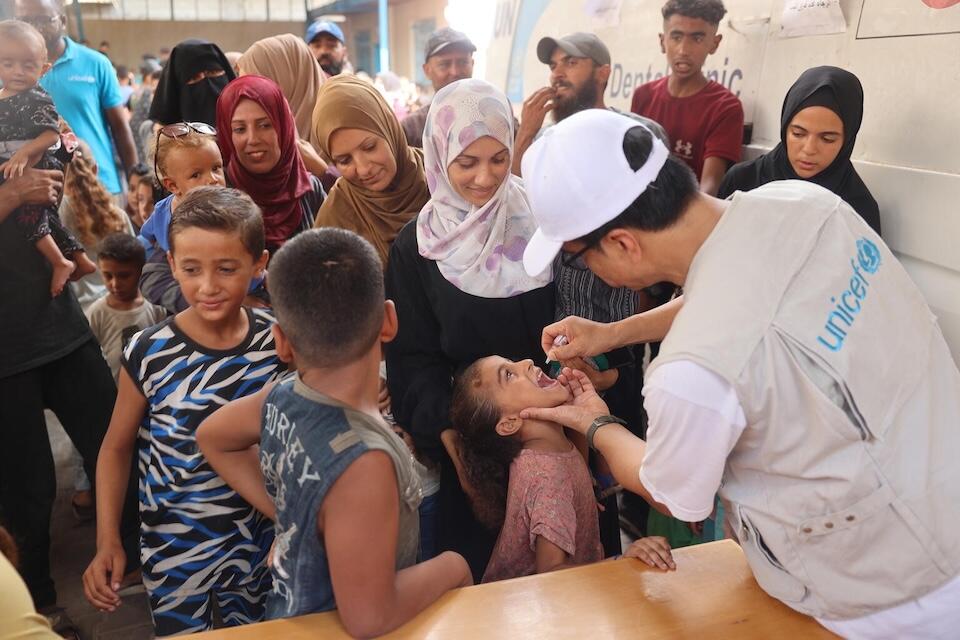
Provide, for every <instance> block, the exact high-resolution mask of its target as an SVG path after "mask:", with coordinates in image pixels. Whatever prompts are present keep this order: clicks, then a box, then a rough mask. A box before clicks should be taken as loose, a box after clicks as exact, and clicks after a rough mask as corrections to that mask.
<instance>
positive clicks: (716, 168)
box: [630, 0, 743, 195]
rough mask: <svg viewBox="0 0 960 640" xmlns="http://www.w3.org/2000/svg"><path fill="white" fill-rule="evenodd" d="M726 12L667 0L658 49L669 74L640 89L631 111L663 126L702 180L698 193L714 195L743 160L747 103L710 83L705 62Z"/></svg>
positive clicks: (698, 0) (710, 1) (701, 1)
mask: <svg viewBox="0 0 960 640" xmlns="http://www.w3.org/2000/svg"><path fill="white" fill-rule="evenodd" d="M726 12H727V10H726V9H725V8H724V6H723V2H722V1H721V0H668V2H667V3H666V4H665V5H663V10H662V13H663V33H661V34H660V49H661V51H663V52H664V53H665V54H666V56H667V63H668V65H669V66H670V75H668V76H666V77H665V78H661V79H659V80H654V81H653V82H648V83H646V84H644V85H641V86H639V87H637V89H636V91H634V92H633V101H632V103H631V105H630V110H631V111H633V112H634V113H636V114H639V115H642V116H646V117H648V118H651V119H652V120H656V121H657V122H659V123H660V124H661V125H662V126H663V128H664V129H666V131H667V135H668V136H670V140H671V141H672V148H671V151H673V153H675V154H676V155H678V156H679V157H681V158H683V160H684V161H685V162H686V163H687V164H688V165H690V168H691V169H693V172H694V173H695V174H696V175H697V177H698V178H699V179H700V190H701V191H703V192H705V193H708V194H710V195H716V193H717V189H718V188H719V187H720V181H721V180H722V179H723V175H724V174H725V173H726V172H727V169H728V168H730V165H731V164H733V163H735V162H738V161H739V160H740V146H741V144H742V141H743V105H741V104H740V100H739V99H738V98H737V97H736V96H735V95H733V94H732V93H731V92H730V91H729V90H727V88H726V87H724V86H723V85H721V84H719V83H717V82H715V81H713V80H707V77H706V76H705V75H703V63H704V62H705V61H706V59H707V56H708V55H711V54H713V53H715V52H716V50H717V47H719V46H720V40H721V39H723V36H722V35H719V34H718V33H717V28H718V27H719V26H720V20H721V19H722V18H723V16H724V14H725V13H726Z"/></svg>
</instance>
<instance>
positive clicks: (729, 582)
mask: <svg viewBox="0 0 960 640" xmlns="http://www.w3.org/2000/svg"><path fill="white" fill-rule="evenodd" d="M673 555H674V559H675V560H676V563H677V570H676V571H675V572H670V573H665V572H661V571H658V570H656V569H651V568H649V567H647V566H646V565H645V564H642V563H641V562H640V561H639V560H634V559H622V560H615V561H610V562H600V563H597V564H593V565H589V566H585V567H576V568H574V569H566V570H563V571H556V572H553V573H547V574H543V575H539V576H529V577H526V578H518V579H516V580H506V581H503V582H495V583H491V584H484V585H478V586H474V587H468V588H465V589H458V590H456V591H451V592H449V593H447V594H446V595H445V596H443V597H442V598H441V599H440V600H438V601H437V602H435V603H434V604H433V606H431V607H430V608H428V609H427V610H426V611H424V612H423V613H421V614H420V615H419V616H417V617H416V618H414V619H413V620H411V621H410V622H408V623H407V624H406V625H404V626H403V627H401V628H400V629H398V630H397V631H394V632H393V633H391V634H389V635H387V636H385V637H387V638H418V639H419V638H427V639H431V640H435V639H446V638H456V639H457V640H461V639H472V638H477V639H480V638H483V639H486V638H509V639H510V640H515V639H518V638H548V639H550V640H554V639H562V638H570V639H574V638H575V639H577V640H580V639H590V638H596V639H598V640H599V639H602V640H608V639H614V638H644V639H659V638H663V639H667V638H669V639H673V638H694V639H696V640H722V639H725V638H729V639H730V640H734V639H735V640H746V639H749V638H804V640H807V639H814V638H834V637H836V636H834V635H833V634H832V633H830V632H829V631H827V630H826V629H824V628H823V627H821V626H820V625H819V624H817V623H816V621H814V620H813V619H812V618H808V617H807V616H804V615H801V614H799V613H797V612H795V611H793V610H792V609H790V608H788V607H787V606H785V605H783V604H782V603H780V602H779V601H777V600H775V599H773V598H771V597H770V596H768V595H767V594H766V593H764V592H763V590H761V589H760V587H759V585H757V583H756V581H755V580H754V579H753V574H751V573H750V568H749V567H748V566H747V562H746V560H745V559H744V557H743V552H742V551H741V550H740V547H739V546H737V545H736V544H735V543H734V542H732V541H730V540H724V541H721V542H713V543H709V544H703V545H698V546H695V547H688V548H685V549H678V550H676V551H674V554H673ZM196 637H197V638H198V640H201V639H202V640H255V639H256V640H261V639H273V638H277V639H282V640H307V639H308V638H309V639H311V640H312V639H315V638H323V639H327V638H330V639H333V638H348V637H349V636H348V635H347V634H346V633H345V632H344V630H343V627H342V626H341V625H340V619H339V617H338V616H337V613H336V612H329V613H318V614H313V615H308V616H301V617H299V618H288V619H285V620H274V621H272V622H264V623H260V624H253V625H248V626H245V627H234V628H231V629H220V630H217V631H209V632H207V633H202V634H197V636H196Z"/></svg>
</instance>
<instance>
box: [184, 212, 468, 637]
mask: <svg viewBox="0 0 960 640" xmlns="http://www.w3.org/2000/svg"><path fill="white" fill-rule="evenodd" d="M382 270H383V266H382V264H381V262H380V258H379V257H378V255H377V252H376V251H375V250H374V248H373V246H372V245H370V244H369V243H368V242H367V241H365V240H363V239H362V238H361V237H360V236H358V235H356V234H354V233H352V232H349V231H345V230H343V229H333V228H325V229H318V230H312V231H305V232H303V233H301V234H299V235H298V236H296V237H295V238H293V239H292V240H289V241H288V242H287V243H286V244H284V246H283V247H282V248H281V249H280V250H279V251H278V252H277V254H276V255H275V256H274V258H273V260H272V262H271V263H270V273H269V275H268V284H269V288H270V294H271V297H272V301H273V304H274V309H275V310H276V313H277V321H278V322H277V325H275V327H274V334H275V336H276V342H277V350H278V352H279V353H280V355H281V357H283V358H284V359H285V360H286V361H288V362H296V365H297V374H296V376H295V377H292V378H289V379H287V380H284V381H282V382H279V383H277V384H276V385H274V386H273V387H272V388H265V389H263V390H262V391H260V392H259V393H256V394H254V395H251V396H248V397H246V398H243V399H241V400H237V401H236V402H232V403H230V404H229V405H227V406H226V407H224V408H223V409H221V410H220V411H218V412H217V413H215V414H214V415H213V416H211V417H210V418H208V419H207V420H206V421H205V422H204V424H203V425H202V426H201V428H200V431H199V433H198V437H197V439H198V442H199V443H200V447H201V449H202V450H203V452H204V454H205V455H206V456H207V458H208V459H209V460H210V462H211V464H212V465H213V466H214V468H215V469H217V471H218V472H219V473H220V474H221V475H222V477H223V478H224V479H225V480H226V481H227V482H228V483H229V484H230V485H231V486H233V487H234V488H235V489H236V490H237V491H238V492H239V493H240V494H241V495H243V496H244V497H246V498H247V500H249V501H250V503H251V504H253V505H255V506H257V508H259V509H261V510H262V511H263V512H264V513H268V512H271V511H273V512H274V515H275V518H276V531H277V542H276V545H275V548H274V552H273V562H272V572H273V578H274V587H273V593H271V594H270V597H269V599H268V605H267V609H268V611H267V616H268V617H269V618H279V617H287V616H297V615H303V614H307V613H313V612H317V611H327V610H330V609H333V608H334V607H336V608H337V609H338V610H339V613H340V620H341V621H342V622H343V625H344V626H345V627H346V630H347V632H348V633H350V634H351V635H354V636H360V637H369V636H378V635H381V634H384V633H386V632H388V631H390V630H392V629H395V628H396V627H399V626H400V625H402V624H404V623H405V622H407V621H408V620H410V619H411V618H412V617H413V616H415V615H416V614H417V613H419V612H420V611H422V610H423V609H424V608H426V607H427V606H428V605H430V604H431V603H432V602H434V601H435V600H436V599H437V598H439V597H440V596H441V595H442V594H443V593H444V592H446V591H448V590H449V589H453V588H456V587H461V586H467V585H470V584H472V576H471V574H470V569H469V567H468V566H467V563H466V561H465V560H464V559H463V557H462V556H460V555H459V554H456V553H453V552H449V551H448V552H445V553H441V554H440V555H438V556H436V557H434V558H432V559H430V560H427V561H426V562H423V563H421V564H414V563H415V562H416V560H417V548H418V538H419V535H418V529H419V527H418V514H417V507H418V505H419V504H420V494H421V492H420V482H419V477H418V475H417V473H416V471H415V470H414V466H413V459H412V456H411V455H410V452H409V450H408V449H407V447H406V445H405V444H404V443H403V441H402V440H401V439H400V437H399V436H397V435H396V434H395V433H393V431H392V430H391V429H390V427H389V426H388V425H387V424H386V422H385V421H384V419H383V417H382V416H381V415H380V407H379V403H378V396H379V386H380V353H381V345H382V343H383V342H386V341H389V340H392V339H393V337H394V336H395V334H396V332H397V316H396V311H395V309H394V306H393V302H391V301H389V300H388V301H384V289H383V275H382ZM257 445H259V464H258V462H257ZM274 505H276V508H275V510H274Z"/></svg>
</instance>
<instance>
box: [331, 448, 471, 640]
mask: <svg viewBox="0 0 960 640" xmlns="http://www.w3.org/2000/svg"><path fill="white" fill-rule="evenodd" d="M397 493H398V491H397V480H396V474H395V473H394V469H393V463H392V462H391V460H390V457H389V456H388V455H387V454H386V453H384V452H382V451H368V452H366V453H364V454H362V455H361V456H360V457H359V458H357V459H356V460H355V461H354V462H353V463H352V464H350V466H348V467H347V469H346V471H344V472H343V474H342V475H341V476H340V477H339V478H338V479H337V481H336V482H335V483H334V484H333V486H332V487H331V488H330V491H329V492H328V493H327V495H326V497H325V498H324V500H323V506H322V507H321V508H320V511H319V513H318V514H317V533H318V535H320V536H321V537H322V539H323V543H324V547H325V548H326V550H327V558H328V562H329V565H330V579H331V582H332V584H333V593H334V597H335V598H336V602H337V609H338V611H339V613H340V620H341V621H342V622H343V626H344V627H345V628H346V630H347V633H349V634H350V635H352V636H355V637H362V638H366V637H373V636H379V635H382V634H384V633H387V632H389V631H392V630H393V629H396V628H397V627H399V626H401V625H402V624H404V623H406V622H407V621H409V620H410V619H412V618H413V617H414V616H415V615H417V614H418V613H420V612H421V611H423V610H424V609H426V608H427V607H428V606H429V605H430V604H432V603H433V602H434V601H435V600H437V599H438V598H439V597H440V596H441V595H443V594H444V593H446V592H447V591H449V590H450V589H455V588H457V587H464V586H469V585H471V584H472V583H473V579H472V576H471V574H470V568H469V567H468V566H467V563H466V561H465V560H464V559H463V557H461V556H460V555H459V554H457V553H453V552H451V551H446V552H443V553H441V554H440V555H438V556H437V557H435V558H432V559H431V560H428V561H426V562H422V563H420V564H417V565H414V566H412V567H408V568H406V569H402V570H400V571H397V570H396V553H397V532H398V529H399V509H400V507H399V502H398V498H397Z"/></svg>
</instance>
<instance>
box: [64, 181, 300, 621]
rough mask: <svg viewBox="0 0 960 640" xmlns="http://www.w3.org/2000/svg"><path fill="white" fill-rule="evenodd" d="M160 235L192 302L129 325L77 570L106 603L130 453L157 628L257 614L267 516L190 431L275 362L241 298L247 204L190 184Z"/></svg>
mask: <svg viewBox="0 0 960 640" xmlns="http://www.w3.org/2000/svg"><path fill="white" fill-rule="evenodd" d="M169 237H170V252H169V259H170V262H171V266H172V269H173V273H174V276H175V277H176V279H177V281H178V282H179V284H180V287H181V289H182V291H183V295H184V297H185V298H186V299H187V301H188V302H189V303H190V307H189V308H187V309H186V310H185V311H182V312H181V313H179V314H177V315H176V316H175V317H174V318H171V319H168V320H167V321H165V322H162V323H160V324H159V325H155V326H153V327H151V328H149V329H145V330H144V331H141V332H140V333H138V334H136V335H135V336H134V337H133V338H132V339H131V341H130V344H129V345H128V346H127V348H126V350H125V352H124V360H123V369H122V370H121V374H120V385H119V391H118V396H117V403H116V406H115V407H114V411H113V417H112V419H111V421H110V427H109V429H108V432H107V436H106V437H105V438H104V441H103V447H102V449H101V452H100V461H99V464H98V467H97V502H98V505H97V555H96V557H94V559H93V561H92V562H91V563H90V566H89V567H88V568H87V570H86V572H85V573H84V576H83V581H84V591H85V593H86V596H87V598H88V599H89V600H90V602H91V603H92V604H93V605H94V606H96V607H97V608H99V609H101V610H104V611H114V610H115V609H116V607H117V606H118V605H119V604H120V598H119V596H118V594H117V591H118V589H119V583H120V581H121V579H122V578H123V574H124V568H125V565H126V557H125V555H124V553H123V550H122V548H121V547H120V543H119V532H118V522H119V516H120V507H121V501H122V499H123V488H124V487H125V486H126V482H127V477H128V473H129V469H130V462H131V460H132V459H133V458H134V455H135V454H136V459H137V464H138V468H139V476H140V519H141V549H140V556H141V561H142V563H143V581H144V585H145V586H146V588H147V592H148V594H149V596H150V608H151V612H152V614H153V623H154V628H155V630H156V633H157V635H158V636H166V635H174V634H180V633H188V632H196V631H202V630H205V629H209V628H211V626H212V611H213V608H214V607H213V603H214V601H216V604H217V607H218V608H219V610H220V614H221V617H222V618H223V621H224V622H225V623H226V624H227V625H237V624H245V623H248V622H255V621H258V620H261V619H263V616H264V606H265V600H266V595H267V593H268V592H269V591H270V587H271V581H270V573H269V571H268V570H267V566H266V557H267V552H268V550H269V548H270V545H271V543H272V541H273V526H272V524H271V522H270V521H269V520H268V519H267V518H265V517H264V516H263V515H262V514H261V513H260V512H258V511H257V510H256V509H254V508H253V507H251V506H250V505H249V504H248V503H247V502H246V501H245V500H244V499H243V498H242V497H241V496H239V495H238V494H237V493H236V492H235V491H234V490H233V489H231V488H230V487H229V486H228V485H227V484H226V483H225V482H224V481H223V479H221V478H220V476H218V475H217V473H216V472H215V471H214V470H213V468H212V467H211V466H210V464H209V463H208V462H207V461H206V459H205V458H204V456H203V454H202V453H201V452H200V450H199V448H198V446H197V442H196V439H195V433H196V429H197V427H198V426H199V425H200V423H201V422H202V421H203V419H204V418H206V417H207V416H208V415H210V414H211V413H213V412H214V411H215V410H216V409H218V408H219V407H221V406H222V405H224V404H226V403H227V402H229V401H231V400H234V399H236V398H240V397H243V396H246V395H249V394H251V393H255V392H256V391H258V390H260V389H261V388H262V387H263V386H264V385H265V384H267V383H269V382H271V381H273V380H276V379H277V378H278V377H279V376H280V375H281V374H282V373H283V372H284V371H285V370H286V365H285V364H284V363H283V362H282V361H281V360H280V358H279V357H278V356H277V351H276V346H275V343H274V338H273V333H272V331H271V328H272V326H273V324H274V320H273V317H272V316H271V315H270V314H268V313H267V312H265V311H263V310H261V309H246V308H244V307H243V306H242V304H243V301H244V298H245V297H246V294H247V290H248V287H249V285H250V282H251V280H252V279H253V278H254V277H255V276H259V275H262V272H263V270H264V267H265V266H266V262H267V252H266V251H265V250H264V231H263V219H262V217H261V215H260V212H259V210H258V209H257V206H256V205H255V204H254V203H253V201H252V200H250V198H249V197H248V196H246V195H244V194H243V193H241V192H239V191H236V190H233V189H226V188H222V187H199V188H197V189H194V190H193V191H191V192H190V193H189V194H188V195H187V196H185V197H184V199H183V201H182V202H181V204H180V206H179V207H178V208H177V212H176V215H175V216H174V217H173V219H172V221H171V224H170V230H169ZM135 445H136V446H135Z"/></svg>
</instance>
